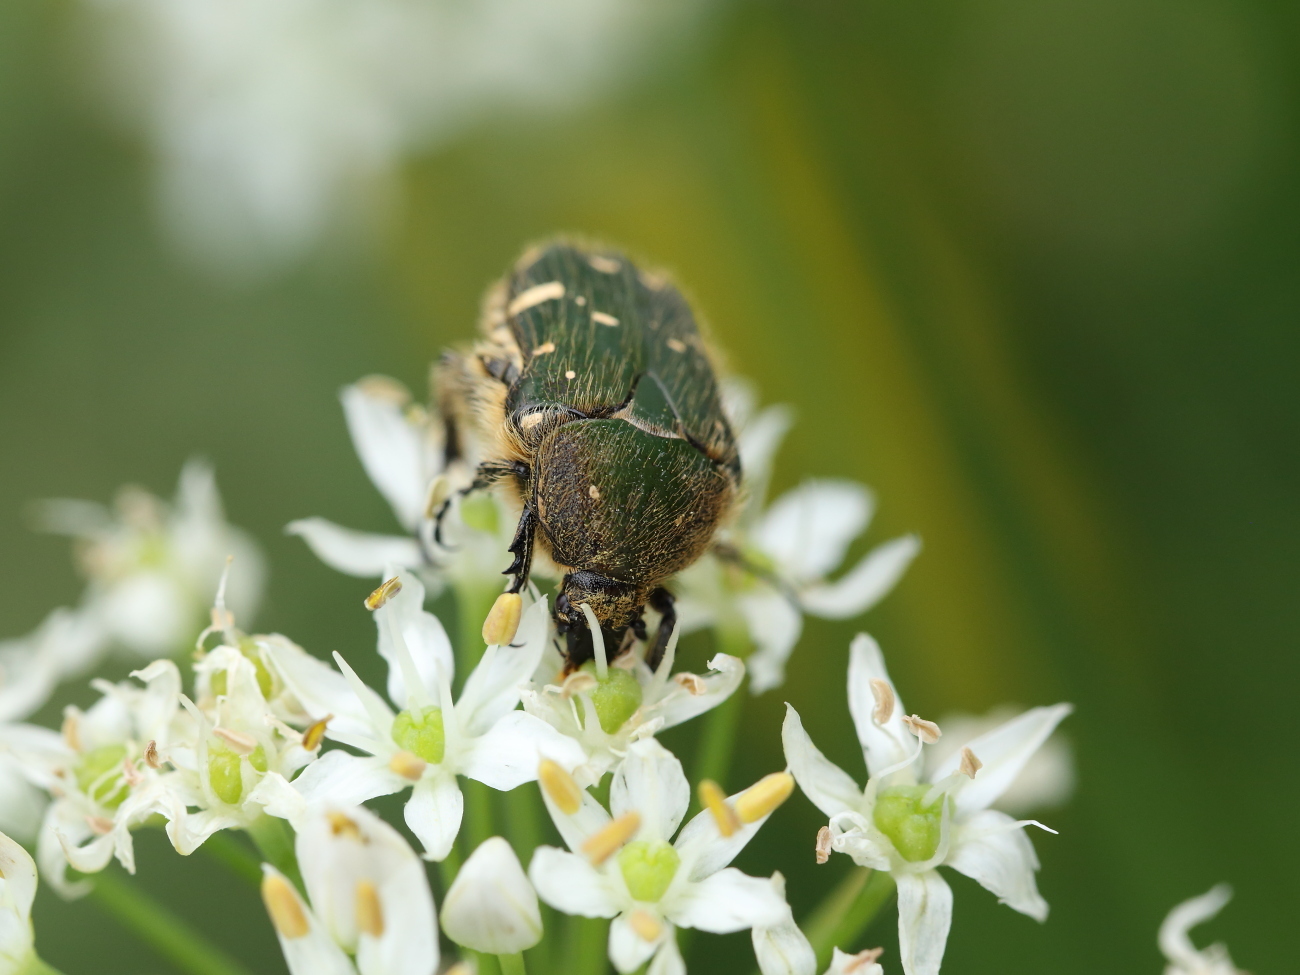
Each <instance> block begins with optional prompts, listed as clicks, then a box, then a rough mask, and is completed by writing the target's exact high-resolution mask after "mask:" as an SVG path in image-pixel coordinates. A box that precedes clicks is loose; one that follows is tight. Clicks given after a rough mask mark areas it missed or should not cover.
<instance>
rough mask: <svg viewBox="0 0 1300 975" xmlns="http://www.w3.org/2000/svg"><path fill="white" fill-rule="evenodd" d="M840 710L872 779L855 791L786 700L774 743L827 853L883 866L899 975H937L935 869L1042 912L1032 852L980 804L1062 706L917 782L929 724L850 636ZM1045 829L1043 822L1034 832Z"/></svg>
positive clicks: (1023, 718) (940, 909)
mask: <svg viewBox="0 0 1300 975" xmlns="http://www.w3.org/2000/svg"><path fill="white" fill-rule="evenodd" d="M848 693H849V710H850V712H851V713H852V715H853V723H854V726H855V727H856V729H857V736H858V741H859V743H860V744H861V746H862V751H863V755H864V757H865V758H866V763H867V772H868V775H869V776H870V778H869V779H868V781H867V785H866V788H865V790H860V789H859V788H858V786H857V785H856V783H854V781H853V779H852V778H850V777H849V776H848V774H847V773H845V772H844V771H843V770H841V769H840V768H839V767H838V766H836V765H834V764H832V763H831V762H830V761H829V760H828V759H827V758H826V756H824V755H823V754H822V753H821V752H820V751H818V750H817V747H816V746H815V745H814V744H813V743H812V740H811V739H810V738H809V737H808V734H807V732H805V731H804V729H803V724H802V722H801V721H800V718H799V714H798V712H796V711H795V709H794V708H792V707H790V706H789V705H787V706H786V707H787V711H786V719H785V726H784V727H783V729H782V740H783V742H784V745H785V756H786V761H788V762H789V763H790V771H791V773H792V774H793V775H794V777H795V780H796V781H797V782H798V783H799V788H800V789H802V790H803V792H804V794H805V795H806V796H807V797H808V798H809V799H811V800H812V802H813V804H814V805H816V806H817V808H818V809H820V810H821V811H822V812H824V813H825V814H826V815H827V816H829V817H830V837H831V844H830V845H831V849H832V850H834V851H836V852H839V853H847V854H848V855H849V856H851V857H852V858H853V861H854V862H855V863H857V864H858V865H859V866H864V867H870V868H872V869H873V870H888V871H889V872H890V873H891V874H892V875H893V877H894V879H895V881H896V882H897V884H898V940H899V950H900V953H901V955H902V964H903V970H904V972H906V973H907V975H936V973H937V972H938V971H939V964H940V962H941V961H942V960H943V951H944V947H945V945H946V944H947V941H948V928H949V926H950V924H951V922H952V889H951V888H950V887H949V886H948V883H947V881H945V880H944V879H943V878H942V877H941V876H940V875H939V871H938V869H937V868H938V867H940V866H947V867H952V868H953V869H954V870H957V871H959V872H961V873H964V874H966V875H967V876H968V877H970V878H972V879H973V880H975V881H977V882H979V883H980V884H981V885H982V886H983V887H984V888H985V889H987V890H989V891H991V892H992V893H993V894H995V895H996V896H997V898H998V900H999V901H1001V902H1002V903H1004V904H1007V905H1008V906H1009V907H1011V908H1013V909H1015V910H1017V911H1020V912H1021V913H1022V914H1027V915H1029V916H1030V917H1033V918H1036V919H1037V920H1039V921H1042V920H1045V919H1046V918H1047V902H1046V901H1044V900H1043V898H1042V897H1041V896H1040V895H1039V893H1038V888H1037V885H1036V884H1035V882H1034V873H1035V871H1036V870H1037V869H1038V857H1037V856H1036V855H1035V854H1034V848H1033V846H1032V844H1031V843H1030V842H1029V838H1028V837H1027V836H1025V833H1024V827H1025V826H1027V825H1031V824H1032V825H1036V826H1041V824H1040V823H1034V822H1033V821H1031V820H1022V821H1016V820H1014V819H1012V818H1011V817H1010V816H1008V815H1007V814H1006V813H1002V812H998V811H996V810H993V809H990V808H989V806H990V805H992V803H993V802H994V801H995V800H996V799H997V798H998V797H999V796H1000V795H1002V793H1003V792H1004V791H1005V790H1006V789H1007V787H1008V786H1010V784H1011V783H1012V782H1013V781H1015V779H1016V777H1017V776H1018V775H1019V774H1020V772H1021V770H1022V769H1023V768H1024V767H1025V764H1026V763H1027V762H1028V761H1029V758H1030V757H1031V756H1032V755H1033V754H1034V752H1035V751H1037V750H1038V748H1039V746H1041V745H1042V743H1043V742H1044V741H1046V740H1047V738H1048V736H1050V735H1051V733H1052V732H1053V731H1054V730H1055V729H1056V726H1057V725H1058V724H1059V723H1060V722H1061V721H1062V720H1063V719H1064V718H1065V716H1066V715H1068V714H1069V713H1070V711H1071V707H1070V705H1068V704H1057V705H1055V706H1054V707H1041V708H1031V709H1030V710H1028V711H1026V712H1024V713H1023V714H1021V715H1019V716H1018V717H1015V718H1013V719H1011V720H1010V721H1008V722H1006V723H1005V724H1003V725H1001V726H1000V727H998V728H995V729H994V730H993V731H990V732H988V733H986V734H984V735H981V736H980V737H979V738H976V739H974V740H973V741H971V742H969V743H968V744H967V745H966V747H964V748H962V749H961V751H960V752H959V753H958V754H956V755H952V756H950V757H949V759H948V760H947V761H946V762H944V763H942V764H939V765H937V766H936V767H935V768H934V769H933V771H931V773H930V775H929V777H928V778H927V779H925V780H923V781H918V779H917V774H916V768H917V764H918V761H919V759H920V758H921V752H922V750H923V744H932V743H933V742H935V741H937V740H938V739H939V737H940V734H941V732H940V730H939V727H938V725H935V724H933V723H932V722H929V721H924V720H922V719H920V718H918V717H917V716H916V715H912V716H910V717H908V716H907V715H906V713H905V712H904V710H903V704H902V701H901V700H899V698H898V693H897V691H896V690H895V689H894V685H893V683H892V682H891V681H890V679H889V673H888V671H887V670H886V669H885V661H884V657H883V656H882V655H881V652H880V647H879V646H877V645H876V642H875V641H874V640H872V639H871V638H870V637H869V636H867V635H866V634H859V635H858V637H857V638H856V639H855V640H854V641H853V646H852V649H851V652H850V659H849V679H848ZM1044 828H1045V827H1044Z"/></svg>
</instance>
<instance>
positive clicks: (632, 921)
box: [627, 908, 664, 941]
mask: <svg viewBox="0 0 1300 975" xmlns="http://www.w3.org/2000/svg"><path fill="white" fill-rule="evenodd" d="M627 923H628V925H629V927H631V928H632V930H633V931H635V932H636V934H637V937H638V938H640V939H641V940H642V941H657V940H659V935H661V934H663V930H664V926H663V925H662V924H660V923H659V919H658V918H657V917H655V916H654V915H653V914H651V913H650V912H649V911H646V910H641V909H640V908H638V909H637V910H635V911H633V912H632V913H631V914H629V915H628V916H627Z"/></svg>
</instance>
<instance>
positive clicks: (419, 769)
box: [388, 752, 429, 782]
mask: <svg viewBox="0 0 1300 975" xmlns="http://www.w3.org/2000/svg"><path fill="white" fill-rule="evenodd" d="M428 764H429V763H428V762H426V761H425V760H424V759H422V758H421V757H420V756H419V755H412V754H411V753H410V752H393V757H392V758H390V759H389V760H388V767H389V768H390V769H392V770H393V771H394V772H396V773H397V774H398V775H400V776H401V777H402V778H404V779H410V780H411V781H412V782H419V781H420V776H422V775H423V774H424V770H425V768H426V767H427V766H428Z"/></svg>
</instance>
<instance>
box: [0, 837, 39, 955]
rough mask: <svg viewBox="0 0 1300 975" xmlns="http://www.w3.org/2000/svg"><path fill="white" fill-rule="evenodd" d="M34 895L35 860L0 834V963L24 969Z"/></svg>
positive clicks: (30, 945) (29, 946)
mask: <svg viewBox="0 0 1300 975" xmlns="http://www.w3.org/2000/svg"><path fill="white" fill-rule="evenodd" d="M35 897H36V861H34V860H33V859H32V858H31V855H30V854H29V853H28V852H27V851H26V850H24V849H23V848H22V847H21V846H19V845H18V844H17V843H16V842H14V841H13V840H12V839H10V838H9V837H8V836H5V835H4V834H3V833H0V966H3V965H5V964H12V965H14V968H13V969H12V970H13V971H18V972H22V971H27V970H30V969H27V968H26V966H25V963H26V962H27V956H28V953H29V952H30V951H31V950H32V901H33V900H34V899H35Z"/></svg>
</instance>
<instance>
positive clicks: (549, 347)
mask: <svg viewBox="0 0 1300 975" xmlns="http://www.w3.org/2000/svg"><path fill="white" fill-rule="evenodd" d="M554 351H555V343H554V342H543V343H542V344H541V345H539V346H538V347H537V348H535V349H533V357H534V358H536V357H537V356H539V355H546V354H547V353H550V352H554Z"/></svg>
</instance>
